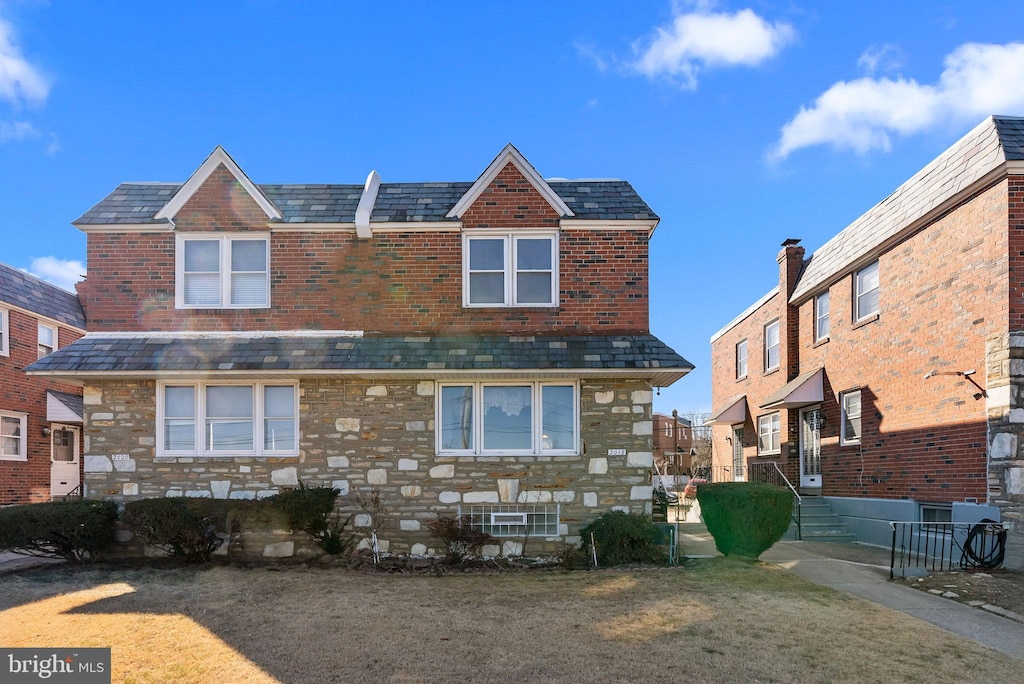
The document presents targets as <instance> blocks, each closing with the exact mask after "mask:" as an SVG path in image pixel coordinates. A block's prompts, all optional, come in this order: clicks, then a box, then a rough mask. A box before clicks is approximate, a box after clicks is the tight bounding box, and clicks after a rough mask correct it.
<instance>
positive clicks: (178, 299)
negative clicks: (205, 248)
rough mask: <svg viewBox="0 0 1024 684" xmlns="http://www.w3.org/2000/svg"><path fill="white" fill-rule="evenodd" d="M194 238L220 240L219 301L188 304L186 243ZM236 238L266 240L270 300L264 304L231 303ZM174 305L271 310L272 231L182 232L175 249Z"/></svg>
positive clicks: (176, 306) (181, 306) (199, 307)
mask: <svg viewBox="0 0 1024 684" xmlns="http://www.w3.org/2000/svg"><path fill="white" fill-rule="evenodd" d="M190 240H206V241H218V242H219V243H220V246H219V252H218V254H219V260H218V265H219V271H218V275H219V276H220V303H219V304H186V303H185V243H186V242H188V241H190ZM234 240H263V241H264V242H265V243H266V246H267V247H266V254H267V271H266V293H267V296H266V299H265V300H264V302H263V303H262V304H232V303H231V275H232V271H231V242H232V241H234ZM174 306H175V308H178V309H269V308H270V233H232V234H230V235H224V234H223V233H179V234H178V235H177V236H175V249H174Z"/></svg>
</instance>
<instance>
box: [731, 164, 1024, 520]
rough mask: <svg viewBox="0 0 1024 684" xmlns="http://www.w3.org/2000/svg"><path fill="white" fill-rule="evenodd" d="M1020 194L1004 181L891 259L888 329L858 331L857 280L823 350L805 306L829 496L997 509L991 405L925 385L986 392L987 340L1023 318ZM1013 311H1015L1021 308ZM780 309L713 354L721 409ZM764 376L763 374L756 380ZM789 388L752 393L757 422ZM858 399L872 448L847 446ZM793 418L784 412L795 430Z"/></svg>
mask: <svg viewBox="0 0 1024 684" xmlns="http://www.w3.org/2000/svg"><path fill="white" fill-rule="evenodd" d="M1011 185H1012V186H1014V187H1018V182H1017V181H1003V182H1001V183H999V184H997V185H995V186H993V187H991V188H989V189H987V190H985V191H983V192H981V193H979V194H978V195H977V196H975V197H973V198H972V199H971V200H970V201H968V202H966V203H964V204H962V205H961V206H959V207H957V208H956V209H955V210H953V211H951V212H949V213H948V214H946V215H944V216H942V217H941V218H939V219H938V220H936V221H935V222H934V223H932V224H931V225H930V226H929V227H928V228H926V229H925V230H923V231H921V232H918V233H917V234H915V235H914V236H912V237H910V238H908V239H906V240H905V241H903V242H902V243H900V244H898V245H896V246H895V247H893V248H891V249H889V250H888V251H887V252H885V253H884V254H882V255H881V257H880V259H879V278H880V315H879V317H878V318H877V320H873V321H871V322H868V323H865V324H861V325H855V324H854V323H853V312H852V307H853V276H852V275H848V276H846V277H844V278H842V279H841V280H839V281H838V282H836V283H834V284H832V285H831V286H830V288H829V290H830V293H831V294H830V305H831V307H830V308H831V314H830V323H831V331H830V335H829V339H828V341H827V342H824V343H818V344H817V345H815V343H814V340H813V335H814V325H813V316H814V303H813V298H812V299H808V300H806V301H804V302H801V303H800V306H799V316H800V325H799V366H800V367H799V371H800V372H807V371H810V370H813V369H814V368H816V367H819V366H824V367H825V375H826V386H825V401H824V403H823V406H822V410H823V413H824V414H825V426H824V428H823V429H822V471H823V477H822V480H823V493H824V494H826V495H831V496H854V497H880V498H911V499H915V500H919V501H935V502H952V501H963V500H964V499H965V498H968V497H975V498H977V499H978V500H979V501H984V500H985V498H986V494H987V472H986V412H985V400H984V399H983V398H982V399H980V400H975V399H974V398H973V395H974V394H975V393H976V392H977V391H978V390H977V389H976V388H975V387H974V386H973V385H971V384H970V383H969V382H968V381H967V380H966V379H964V378H962V377H958V376H953V375H936V376H934V377H932V378H930V379H929V380H924V375H925V374H926V373H927V372H929V371H931V370H938V371H964V370H970V369H976V370H977V371H978V372H977V374H976V375H975V376H973V377H974V379H976V380H977V381H978V382H979V383H981V384H982V385H984V383H985V339H986V337H987V336H988V335H991V334H993V333H998V332H1001V331H1005V330H1006V326H1007V317H1008V313H1007V312H1008V310H1009V311H1011V312H1012V311H1015V310H1017V309H1019V308H1020V307H1019V304H1018V303H1019V301H1020V299H1019V297H1014V298H1013V299H1010V294H1009V293H1010V283H1011V282H1013V279H1014V277H1017V278H1019V277H1020V276H1019V273H1018V275H1017V276H1013V274H1012V273H1011V277H1009V278H1008V276H1007V272H1008V266H1012V263H1013V259H1012V258H1011V257H1009V256H1008V253H1009V254H1013V253H1017V254H1020V253H1024V241H1022V242H1021V248H1016V247H1015V248H1014V249H1011V248H1010V241H1011V240H1013V239H1014V237H1016V236H1017V233H1018V232H1019V229H1020V228H1024V222H1022V221H1021V218H1020V217H1021V215H1022V214H1021V209H1018V208H1016V207H1014V208H1011V209H1009V210H1008V205H1007V201H1008V198H1009V196H1010V193H1009V188H1010V186H1011ZM1009 216H1015V217H1016V218H1014V219H1012V220H1011V219H1009V218H1008V217H1009ZM1008 222H1009V236H1010V237H1009V238H1008ZM1014 225H1016V226H1017V231H1016V232H1015V229H1014ZM1017 239H1020V238H1019V237H1018V238H1017ZM819 292H820V290H819ZM815 294H817V292H816V293H815ZM1008 301H1012V302H1013V303H1014V304H1013V305H1012V306H1009V305H1008ZM776 302H777V298H776V299H773V300H772V301H771V302H769V303H768V304H766V305H765V307H762V310H761V311H759V312H757V313H756V314H754V316H752V317H751V318H750V319H748V321H749V323H748V322H745V323H744V324H741V325H740V326H737V328H735V329H733V330H731V331H729V332H728V333H726V334H725V335H723V337H722V338H720V339H719V340H717V341H716V343H715V344H714V345H712V358H713V373H714V378H715V379H714V386H713V392H714V397H715V399H714V401H715V406H716V408H717V407H718V405H719V404H720V403H721V402H724V400H725V398H727V396H731V395H732V394H738V393H740V392H739V391H737V389H738V387H737V386H738V385H743V383H736V382H735V381H733V380H732V377H733V376H732V374H731V373H732V370H731V368H729V369H728V372H726V370H723V368H724V367H725V366H726V365H727V364H726V358H727V357H729V358H730V359H731V354H732V344H733V343H734V342H735V340H736V339H739V337H740V336H741V335H742V334H743V333H744V332H747V333H748V334H749V333H751V332H752V331H751V326H754V325H756V322H757V321H760V320H768V319H769V318H770V317H771V316H773V315H775V312H776V311H777V308H778V306H779V305H778V304H776ZM752 358H754V357H753V356H752ZM729 363H731V361H730V362H729ZM756 368H757V366H755V365H754V364H752V365H751V369H752V371H753V370H755V369H756ZM781 386H782V379H780V380H779V381H778V382H770V383H767V384H766V383H763V382H753V381H751V382H748V383H746V385H745V391H746V392H747V395H748V401H749V402H750V405H751V407H752V411H754V412H755V413H756V412H757V409H756V408H754V407H756V406H757V405H758V404H759V403H763V401H764V397H766V396H767V394H769V393H771V392H774V391H775V390H777V389H779V388H780V387H781ZM856 387H860V388H861V392H862V402H863V413H862V431H863V438H862V440H861V444H860V445H859V446H858V445H854V446H840V444H839V429H840V408H839V394H840V393H841V392H843V391H845V390H847V389H853V388H856ZM792 413H794V414H796V410H794V411H792ZM785 418H786V416H785V412H783V424H784V425H785ZM724 434H725V432H724V431H723V430H721V429H719V430H716V449H720V448H721V447H722V446H728V445H727V444H725V443H724V439H723V438H724ZM783 439H787V436H786V435H783ZM788 439H789V440H790V442H791V443H792V444H793V447H794V448H793V451H792V454H791V457H790V459H789V460H790V462H791V468H792V469H793V472H794V474H795V471H796V462H797V453H796V444H797V440H798V436H797V434H796V429H795V426H794V429H793V430H792V431H791V433H790V435H789V436H788ZM719 440H722V441H721V442H720V441H719ZM751 444H753V442H751ZM723 453H728V451H723ZM748 453H752V451H749V450H748Z"/></svg>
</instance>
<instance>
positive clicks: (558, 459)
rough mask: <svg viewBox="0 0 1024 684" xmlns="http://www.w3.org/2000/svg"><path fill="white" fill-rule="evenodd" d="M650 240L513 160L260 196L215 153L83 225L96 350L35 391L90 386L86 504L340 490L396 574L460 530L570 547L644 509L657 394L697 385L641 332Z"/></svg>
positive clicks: (131, 190)
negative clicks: (383, 509)
mask: <svg viewBox="0 0 1024 684" xmlns="http://www.w3.org/2000/svg"><path fill="white" fill-rule="evenodd" d="M657 223H658V217H657V216H656V215H655V214H654V213H653V212H652V211H651V210H650V208H649V207H648V206H647V205H646V204H645V203H644V201H643V200H642V199H641V198H640V197H639V196H638V195H637V194H636V192H635V191H634V190H633V188H632V187H631V186H630V185H629V184H628V183H626V182H623V181H566V180H559V181H545V180H544V179H543V178H542V177H541V176H540V175H539V174H537V172H536V170H535V169H534V168H533V167H532V166H531V165H530V164H529V163H528V162H527V161H526V160H525V159H524V158H523V157H522V155H520V154H519V152H518V151H517V150H516V149H515V148H514V147H512V146H511V145H510V146H508V147H506V148H505V149H504V150H503V151H502V152H501V154H499V155H498V157H497V158H495V160H494V161H493V162H492V163H491V164H490V165H489V166H488V167H487V168H486V170H485V171H484V172H483V174H482V175H481V176H480V177H479V178H478V179H477V181H476V182H466V183H451V182H442V183H382V182H380V177H379V176H378V175H377V174H376V172H373V173H371V174H370V176H369V178H368V179H367V181H366V183H365V185H256V184H254V183H253V182H252V181H250V180H249V178H248V177H246V175H245V174H244V173H243V172H242V171H241V169H239V168H238V166H237V165H236V164H235V163H234V161H232V159H231V158H230V157H229V156H228V155H227V154H226V153H225V152H224V151H223V150H222V149H221V148H219V147H218V148H217V149H216V150H214V152H213V153H212V154H211V155H210V157H209V158H208V159H207V160H206V161H205V162H204V163H203V164H202V166H200V168H199V169H198V170H197V171H196V172H195V173H194V174H193V175H192V176H191V177H190V178H189V180H188V181H187V182H185V183H184V184H181V183H126V184H122V185H120V186H119V187H117V188H116V189H115V190H114V191H113V192H112V193H111V194H110V195H108V196H107V197H106V198H105V199H103V200H102V201H101V202H100V203H99V204H97V205H96V206H95V207H93V208H92V209H91V210H90V211H88V212H87V213H86V214H85V215H84V216H82V217H81V218H80V219H78V220H77V221H75V222H74V225H76V226H77V227H78V228H79V229H81V230H82V231H83V232H85V233H86V235H87V237H88V263H89V274H88V279H87V280H86V282H85V283H83V284H82V285H81V286H80V288H79V292H80V294H81V297H82V301H83V303H84V306H85V308H86V313H87V315H88V317H89V334H88V335H86V337H85V338H83V339H82V340H80V341H79V342H77V343H75V344H73V345H71V346H69V347H67V348H65V349H62V350H61V351H60V352H58V353H57V354H55V355H53V356H51V357H48V358H47V359H45V360H42V361H39V362H38V363H36V364H35V365H34V366H33V372H34V373H36V374H38V375H41V376H52V377H55V378H60V379H62V380H66V381H73V382H77V383H80V384H82V385H83V386H84V403H85V433H86V436H85V483H86V487H87V496H89V497H92V498H113V499H118V500H131V499H135V498H139V497H160V496H192V497H214V498H258V497H264V496H267V495H270V494H272V493H274V492H277V491H279V490H280V489H281V488H282V487H294V486H296V485H298V484H299V483H300V482H301V483H303V484H305V485H307V486H316V485H333V486H335V487H338V488H339V489H341V491H342V493H343V497H342V502H343V505H344V506H348V507H351V506H352V499H353V498H354V497H355V495H356V494H359V495H361V496H366V495H367V494H369V493H370V491H371V490H378V491H379V492H380V493H381V495H382V497H383V500H384V502H385V503H386V505H387V506H388V507H389V508H390V510H391V511H392V513H393V515H394V518H395V519H394V520H393V521H392V523H391V525H390V528H389V529H387V530H385V531H384V532H383V534H382V536H383V537H385V539H384V542H385V546H386V547H388V548H390V549H391V550H392V551H398V552H416V553H422V552H424V551H427V550H429V549H431V544H432V542H431V540H430V537H429V534H428V531H427V528H426V525H427V523H429V522H430V521H431V520H434V519H435V518H436V516H437V515H438V514H454V513H456V512H461V513H463V514H467V513H472V514H474V515H476V516H477V518H478V520H479V521H480V524H481V525H482V526H484V527H485V528H486V529H487V530H488V531H490V532H492V533H494V534H496V535H499V536H505V537H507V538H508V540H509V545H508V549H509V550H511V551H515V550H517V548H518V547H517V546H516V543H517V542H515V540H516V539H521V538H522V537H523V535H524V534H526V533H529V535H530V537H531V539H533V540H536V542H537V543H539V544H541V545H543V544H544V543H547V545H548V546H549V547H551V548H554V545H555V544H556V543H558V542H561V541H563V540H573V539H574V537H576V536H577V535H578V530H579V528H580V527H581V526H582V525H585V524H586V523H587V522H589V521H590V520H591V519H593V518H594V517H595V516H596V515H597V514H599V513H602V512H605V511H609V510H612V509H621V510H625V511H630V512H634V513H649V512H650V510H651V479H650V470H651V466H652V459H653V455H652V447H651V437H652V418H651V403H652V387H653V386H665V385H668V384H671V383H672V382H675V381H676V380H677V379H679V378H680V377H682V376H683V375H685V374H686V373H687V372H688V371H689V370H691V368H692V366H691V365H690V364H689V363H688V362H687V361H686V360H685V359H683V358H682V357H680V356H679V355H678V354H676V353H675V352H674V351H672V350H671V349H670V348H668V347H666V346H665V345H664V344H663V343H662V342H660V341H659V340H658V339H657V338H655V337H653V336H652V335H651V334H650V332H649V329H648V241H649V238H650V236H651V234H652V232H653V230H654V228H655V226H656V225H657ZM357 521H358V522H359V524H360V525H366V524H368V523H370V522H372V521H370V520H368V519H367V518H366V517H365V516H362V517H358V518H357ZM533 543H534V542H533V541H531V544H533Z"/></svg>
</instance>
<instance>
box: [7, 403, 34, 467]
mask: <svg viewBox="0 0 1024 684" xmlns="http://www.w3.org/2000/svg"><path fill="white" fill-rule="evenodd" d="M0 418H15V419H17V420H20V421H21V434H20V435H19V436H18V437H19V439H20V444H19V445H18V446H19V449H18V453H17V454H5V453H3V452H0V461H27V460H28V444H27V442H28V414H27V413H15V412H13V411H0ZM2 425H3V423H2V421H0V428H2ZM0 438H2V430H0Z"/></svg>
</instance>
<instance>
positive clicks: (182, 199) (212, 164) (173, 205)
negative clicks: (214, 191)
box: [153, 145, 282, 219]
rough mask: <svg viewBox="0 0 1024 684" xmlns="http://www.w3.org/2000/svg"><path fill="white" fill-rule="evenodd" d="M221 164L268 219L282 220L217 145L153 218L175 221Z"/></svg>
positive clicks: (264, 196)
mask: <svg viewBox="0 0 1024 684" xmlns="http://www.w3.org/2000/svg"><path fill="white" fill-rule="evenodd" d="M221 164H223V165H224V168H226V169H227V170H228V172H229V173H230V174H231V175H232V176H234V177H235V179H236V180H237V181H238V182H239V184H241V186H242V187H243V188H245V191H246V192H247V193H249V196H250V197H252V198H253V201H255V202H256V204H258V205H259V207H260V209H262V210H263V213H265V214H266V215H267V217H268V218H271V219H281V218H282V215H281V212H280V210H279V209H278V208H277V207H276V206H275V205H274V203H273V202H271V201H270V199H269V198H268V197H267V196H266V195H264V194H263V191H262V190H260V189H259V187H257V186H256V184H255V183H253V182H252V181H251V180H249V177H248V176H246V175H245V173H244V172H243V171H242V169H241V168H239V166H238V164H236V163H235V160H234V159H232V158H231V156H230V155H229V154H228V153H227V152H226V151H225V150H224V148H223V147H221V146H220V145H217V147H215V148H214V150H213V152H211V153H210V156H209V157H207V158H206V161H204V162H203V163H202V165H201V166H200V167H199V168H198V169H196V171H195V173H193V174H192V175H191V176H190V177H189V179H188V181H186V183H185V184H184V185H182V186H181V188H180V189H179V190H178V192H176V193H175V194H174V197H172V198H171V201H170V202H168V203H167V204H165V205H164V208H163V209H161V210H160V211H158V212H157V213H156V216H154V217H153V218H156V219H173V218H174V217H175V216H176V215H177V214H178V212H179V211H180V210H181V208H182V207H183V206H185V203H186V202H188V201H189V199H191V198H192V195H194V194H195V193H196V191H197V190H198V189H199V188H201V187H202V185H203V183H205V182H206V179H207V178H209V177H210V174H212V173H213V172H214V171H216V170H217V167H218V166H220V165H221Z"/></svg>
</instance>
